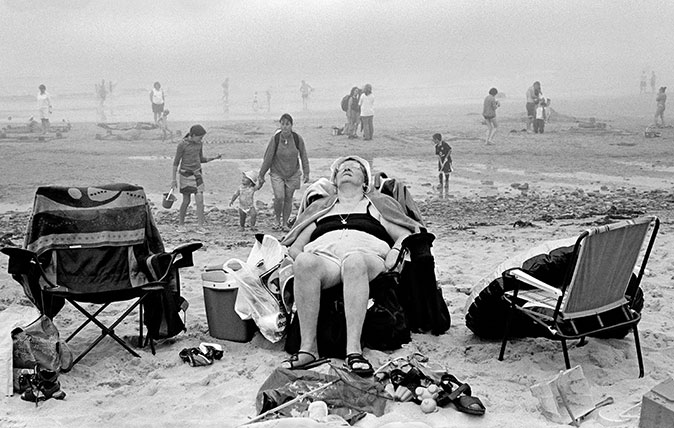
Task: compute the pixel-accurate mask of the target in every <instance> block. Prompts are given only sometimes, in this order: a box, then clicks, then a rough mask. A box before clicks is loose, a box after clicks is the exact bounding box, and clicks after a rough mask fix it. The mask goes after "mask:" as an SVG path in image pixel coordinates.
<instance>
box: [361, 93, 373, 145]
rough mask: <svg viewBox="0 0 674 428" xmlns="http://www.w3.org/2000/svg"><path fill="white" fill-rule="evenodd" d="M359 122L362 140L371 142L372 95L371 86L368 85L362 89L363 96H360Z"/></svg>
mask: <svg viewBox="0 0 674 428" xmlns="http://www.w3.org/2000/svg"><path fill="white" fill-rule="evenodd" d="M359 105H360V120H361V122H362V123H363V140H371V139H372V134H374V126H373V125H372V120H373V119H374V95H372V85H370V84H369V83H368V84H367V85H365V87H364V88H363V94H362V95H361V96H360V101H359Z"/></svg>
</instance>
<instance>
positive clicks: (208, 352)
mask: <svg viewBox="0 0 674 428" xmlns="http://www.w3.org/2000/svg"><path fill="white" fill-rule="evenodd" d="M178 355H179V356H180V359H181V360H183V362H185V363H188V364H189V365H190V367H200V366H210V365H211V364H213V361H214V360H219V359H221V358H222V356H223V355H224V350H223V349H222V345H219V344H217V343H201V344H200V345H199V347H198V348H184V349H183V350H182V351H180V353H179V354H178Z"/></svg>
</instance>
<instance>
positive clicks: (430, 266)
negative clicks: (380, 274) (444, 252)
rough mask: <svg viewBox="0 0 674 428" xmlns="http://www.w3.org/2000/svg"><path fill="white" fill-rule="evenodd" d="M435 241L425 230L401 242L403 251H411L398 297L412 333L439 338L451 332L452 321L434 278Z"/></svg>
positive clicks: (402, 274) (403, 271) (403, 272)
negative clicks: (433, 244) (433, 246)
mask: <svg viewBox="0 0 674 428" xmlns="http://www.w3.org/2000/svg"><path fill="white" fill-rule="evenodd" d="M434 239H435V236H434V235H433V234H431V233H428V232H426V230H425V229H422V231H421V232H420V233H415V234H413V235H410V236H408V237H407V238H405V240H404V241H403V242H402V246H403V248H406V249H407V250H409V254H410V261H406V262H405V263H404V265H403V270H402V272H401V276H402V278H401V286H400V287H399V289H398V297H399V298H400V302H401V303H402V304H403V307H404V309H405V314H406V315H407V321H408V323H409V328H410V329H411V330H412V331H413V332H417V333H432V334H434V335H440V334H443V333H445V332H446V331H447V330H449V327H450V326H451V318H450V315H449V308H447V304H446V303H445V300H444V298H443V297H442V290H441V289H440V288H439V287H438V283H437V279H436V277H435V259H434V258H433V254H432V253H431V246H432V243H433V240H434Z"/></svg>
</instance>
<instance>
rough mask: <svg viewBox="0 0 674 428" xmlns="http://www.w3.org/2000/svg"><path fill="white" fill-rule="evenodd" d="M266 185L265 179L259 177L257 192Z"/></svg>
mask: <svg viewBox="0 0 674 428" xmlns="http://www.w3.org/2000/svg"><path fill="white" fill-rule="evenodd" d="M263 185H264V177H258V178H257V185H256V186H255V191H258V190H260V189H262V186H263Z"/></svg>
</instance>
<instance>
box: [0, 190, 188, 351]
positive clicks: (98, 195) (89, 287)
mask: <svg viewBox="0 0 674 428" xmlns="http://www.w3.org/2000/svg"><path fill="white" fill-rule="evenodd" d="M200 247H201V243H192V244H185V245H182V246H180V247H178V248H176V249H175V250H174V251H172V252H170V253H166V252H164V245H163V243H162V241H161V238H160V236H159V232H158V231H157V228H156V226H155V224H154V220H153V219H152V213H151V211H150V208H149V204H148V202H147V199H146V197H145V192H144V191H143V189H142V188H141V187H138V186H134V185H130V184H111V185H105V186H99V187H62V186H44V187H39V188H38V189H37V192H36V195H35V202H34V205H33V212H32V215H31V218H30V221H29V224H28V228H27V233H26V240H25V245H24V248H16V247H5V248H3V249H2V252H3V253H5V254H6V255H8V256H9V264H8V271H9V273H10V274H12V276H13V277H14V279H15V280H16V281H17V282H19V283H20V284H21V285H22V286H23V288H24V291H25V293H26V295H27V296H28V298H29V299H30V300H31V301H32V302H33V303H34V304H35V306H36V307H37V308H38V309H39V310H40V312H41V313H43V314H45V315H47V316H48V317H50V318H54V316H55V315H56V314H57V313H58V312H59V311H60V310H61V308H62V307H63V305H64V304H65V301H68V302H70V303H71V304H72V305H73V306H74V307H75V308H76V309H77V310H79V311H80V312H81V313H82V314H84V316H85V317H86V320H85V321H84V323H83V324H82V325H80V326H79V327H78V328H76V329H75V331H74V332H73V333H72V334H71V335H70V336H69V337H68V338H67V339H66V341H67V342H69V341H70V340H71V339H73V337H75V335H77V334H78V333H79V332H80V331H82V329H83V328H84V327H85V326H87V325H88V324H89V323H94V324H95V325H96V326H98V327H99V328H100V330H101V333H100V335H99V336H98V337H97V338H96V339H95V340H94V341H93V342H92V343H91V344H89V346H88V347H87V348H86V349H85V350H84V351H83V352H81V353H80V354H79V355H78V356H77V357H76V358H75V360H74V362H73V364H75V363H77V362H78V361H80V360H81V359H82V358H83V357H84V356H85V355H87V354H88V353H89V352H90V351H91V350H92V349H93V348H94V347H95V346H96V345H97V344H98V343H99V342H100V341H101V340H103V339H104V338H105V336H110V337H111V338H112V339H114V340H115V341H117V342H118V343H119V344H120V345H121V346H123V347H124V349H126V350H127V351H128V352H129V353H131V354H132V355H134V356H136V357H139V355H138V353H136V351H134V350H133V349H132V348H131V347H130V346H129V345H128V344H127V343H126V342H125V341H124V340H123V339H122V338H120V337H119V336H118V335H117V334H116V333H115V328H116V327H117V326H118V325H119V324H120V323H122V321H124V319H125V318H126V317H127V316H128V315H129V314H130V313H131V312H132V311H133V310H134V309H135V308H137V307H138V308H139V310H138V312H139V319H140V321H139V340H138V346H139V347H142V346H143V345H144V344H143V305H141V304H142V303H143V304H147V302H150V301H152V302H161V300H162V299H161V298H158V299H152V300H149V299H148V297H151V296H152V295H153V293H166V292H172V293H178V294H179V292H180V277H179V273H178V269H179V268H182V267H186V266H192V265H193V261H192V253H193V252H194V251H195V250H197V249H199V248H200ZM123 301H130V303H131V305H130V306H129V307H128V308H127V309H126V310H123V311H121V314H119V315H118V316H117V318H116V319H115V320H114V321H113V322H112V323H109V324H108V325H106V324H104V323H103V320H102V319H101V317H100V316H99V315H101V314H102V312H103V310H104V309H106V308H107V307H108V306H109V305H110V304H111V303H114V302H123ZM81 303H88V304H94V305H100V306H99V307H98V308H97V309H95V311H94V310H92V309H90V306H89V305H82V304H81ZM139 305H140V306H139ZM94 307H96V306H94ZM155 312H156V311H155ZM146 323H147V320H146ZM148 326H149V324H148ZM148 338H150V335H149V334H148ZM153 350H154V347H153Z"/></svg>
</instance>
